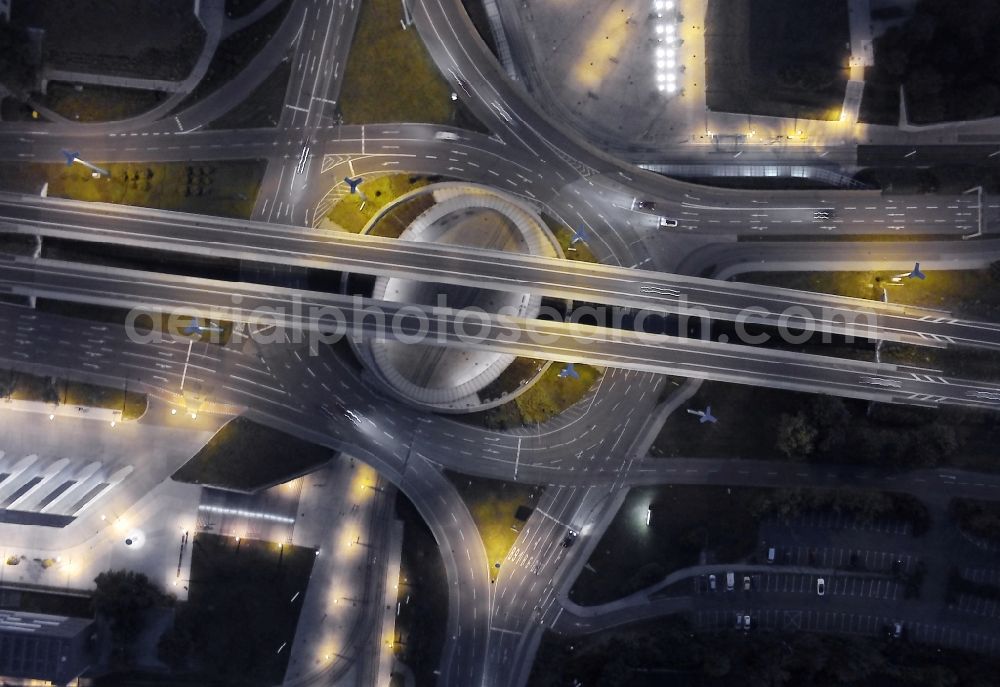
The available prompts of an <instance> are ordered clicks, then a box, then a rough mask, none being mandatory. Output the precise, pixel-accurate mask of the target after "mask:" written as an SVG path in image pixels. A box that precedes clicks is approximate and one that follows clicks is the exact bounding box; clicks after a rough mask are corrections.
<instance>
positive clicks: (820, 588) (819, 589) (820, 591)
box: [816, 577, 826, 596]
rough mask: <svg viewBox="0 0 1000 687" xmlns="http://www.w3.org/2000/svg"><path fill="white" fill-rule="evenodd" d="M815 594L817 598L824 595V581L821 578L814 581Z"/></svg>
mask: <svg viewBox="0 0 1000 687" xmlns="http://www.w3.org/2000/svg"><path fill="white" fill-rule="evenodd" d="M816 594H817V595H818V596H823V595H824V594H826V580H824V579H823V578H822V577H821V578H819V579H818V580H816Z"/></svg>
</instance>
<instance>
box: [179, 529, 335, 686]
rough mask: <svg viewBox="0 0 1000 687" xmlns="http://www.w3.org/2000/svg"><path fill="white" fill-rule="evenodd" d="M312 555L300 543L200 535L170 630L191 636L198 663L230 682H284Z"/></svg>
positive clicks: (213, 675) (244, 683)
mask: <svg viewBox="0 0 1000 687" xmlns="http://www.w3.org/2000/svg"><path fill="white" fill-rule="evenodd" d="M315 559H316V556H315V550H314V549H310V548H305V547H301V546H291V545H285V546H283V547H279V545H278V544H275V543H271V542H263V541H254V540H250V539H243V540H241V541H240V542H236V541H235V540H234V539H231V538H229V537H222V536H219V535H215V534H205V533H198V534H196V535H195V536H194V540H193V544H192V552H191V579H190V581H189V583H188V586H189V588H190V592H189V595H188V601H187V602H186V603H183V604H180V606H179V608H178V612H177V619H176V622H175V629H174V630H173V632H174V633H177V634H180V635H184V636H186V637H188V638H190V653H191V659H192V660H191V663H192V664H193V666H194V667H195V668H196V669H198V670H199V672H203V673H206V674H207V675H208V676H210V677H211V678H213V679H217V680H220V681H221V684H225V685H248V686H250V685H261V686H265V685H275V684H280V683H281V681H282V678H283V677H284V674H285V668H286V666H287V663H288V657H289V654H290V653H291V651H290V650H289V649H288V647H291V645H292V640H293V638H294V636H295V626H296V623H297V622H298V618H299V610H300V609H301V607H302V602H301V599H302V598H303V596H304V594H302V592H305V589H306V586H307V585H308V583H309V576H310V574H311V573H312V566H313V562H314V561H315ZM296 592H299V593H300V595H299V600H298V601H297V602H295V603H289V601H288V600H289V599H290V598H292V596H293V595H294V594H295V593H296ZM285 642H287V643H288V647H286V649H285V650H284V651H281V652H280V653H279V652H278V648H279V647H280V646H281V645H282V644H284V643H285Z"/></svg>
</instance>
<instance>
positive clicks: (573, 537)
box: [562, 530, 580, 549]
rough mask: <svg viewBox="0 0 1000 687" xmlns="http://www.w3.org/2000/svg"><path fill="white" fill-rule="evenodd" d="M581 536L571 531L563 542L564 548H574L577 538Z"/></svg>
mask: <svg viewBox="0 0 1000 687" xmlns="http://www.w3.org/2000/svg"><path fill="white" fill-rule="evenodd" d="M579 534H580V533H579V532H577V531H576V530H570V531H569V532H568V533H567V534H566V537H565V538H564V539H563V540H562V547H563V548H564V549H568V548H569V547H571V546H573V544H574V543H575V542H576V538H577V537H578V536H579Z"/></svg>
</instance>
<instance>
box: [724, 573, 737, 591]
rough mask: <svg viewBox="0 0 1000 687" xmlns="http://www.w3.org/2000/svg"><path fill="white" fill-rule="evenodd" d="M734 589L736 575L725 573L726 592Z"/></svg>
mask: <svg viewBox="0 0 1000 687" xmlns="http://www.w3.org/2000/svg"><path fill="white" fill-rule="evenodd" d="M734 589H736V573H731V572H728V573H726V591H727V592H731V591H733V590H734Z"/></svg>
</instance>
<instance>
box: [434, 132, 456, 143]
mask: <svg viewBox="0 0 1000 687" xmlns="http://www.w3.org/2000/svg"><path fill="white" fill-rule="evenodd" d="M434 138H436V139H437V140H439V141H457V140H458V134H453V133H452V132H450V131H439V132H437V133H436V134H434Z"/></svg>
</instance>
